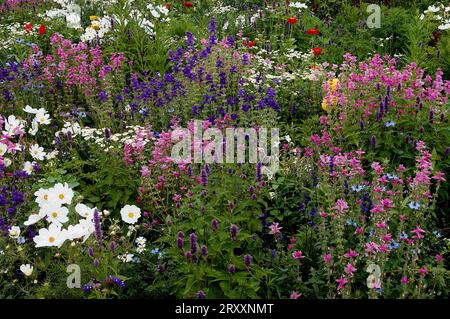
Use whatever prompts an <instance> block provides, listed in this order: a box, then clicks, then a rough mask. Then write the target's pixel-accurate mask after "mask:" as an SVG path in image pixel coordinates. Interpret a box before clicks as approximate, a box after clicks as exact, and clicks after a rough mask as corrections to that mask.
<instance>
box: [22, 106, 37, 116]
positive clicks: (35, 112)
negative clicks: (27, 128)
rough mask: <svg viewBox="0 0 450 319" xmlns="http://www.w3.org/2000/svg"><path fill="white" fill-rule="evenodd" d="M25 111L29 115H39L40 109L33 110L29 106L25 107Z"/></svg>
mask: <svg viewBox="0 0 450 319" xmlns="http://www.w3.org/2000/svg"><path fill="white" fill-rule="evenodd" d="M23 110H24V112H26V113H29V114H37V113H38V112H39V110H38V109H35V108H32V107H31V106H29V105H27V106H25V107H24V109H23Z"/></svg>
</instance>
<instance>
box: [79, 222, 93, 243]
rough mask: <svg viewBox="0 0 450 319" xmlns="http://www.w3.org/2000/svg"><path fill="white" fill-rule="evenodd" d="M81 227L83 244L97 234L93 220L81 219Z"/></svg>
mask: <svg viewBox="0 0 450 319" xmlns="http://www.w3.org/2000/svg"><path fill="white" fill-rule="evenodd" d="M79 225H80V226H81V228H82V229H83V243H84V242H85V241H86V240H87V239H88V238H89V236H91V235H92V234H93V233H94V232H95V225H94V223H93V222H92V221H91V220H87V219H81V220H80V221H79Z"/></svg>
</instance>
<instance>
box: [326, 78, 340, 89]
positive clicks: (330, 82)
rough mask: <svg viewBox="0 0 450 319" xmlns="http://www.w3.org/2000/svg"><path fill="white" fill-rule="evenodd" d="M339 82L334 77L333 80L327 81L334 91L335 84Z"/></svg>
mask: <svg viewBox="0 0 450 319" xmlns="http://www.w3.org/2000/svg"><path fill="white" fill-rule="evenodd" d="M338 83H339V80H338V79H336V78H334V79H333V80H329V81H328V85H329V86H331V91H332V92H334V91H336V85H337V84H338Z"/></svg>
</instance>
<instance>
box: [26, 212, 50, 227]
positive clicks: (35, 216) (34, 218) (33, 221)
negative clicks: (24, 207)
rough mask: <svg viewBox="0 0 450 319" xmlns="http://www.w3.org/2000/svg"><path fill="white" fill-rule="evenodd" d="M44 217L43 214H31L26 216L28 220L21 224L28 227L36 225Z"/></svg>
mask: <svg viewBox="0 0 450 319" xmlns="http://www.w3.org/2000/svg"><path fill="white" fill-rule="evenodd" d="M44 217H45V214H41V213H40V214H31V215H30V216H28V219H27V220H26V221H25V222H24V223H23V224H24V225H25V226H30V225H34V224H36V223H37V222H38V221H40V220H41V219H42V218H44Z"/></svg>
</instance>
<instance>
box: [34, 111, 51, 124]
mask: <svg viewBox="0 0 450 319" xmlns="http://www.w3.org/2000/svg"><path fill="white" fill-rule="evenodd" d="M34 120H35V121H36V122H37V123H38V124H40V125H48V124H50V115H49V114H48V113H47V111H45V110H44V109H39V111H38V112H37V114H36V117H35V118H34Z"/></svg>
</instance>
